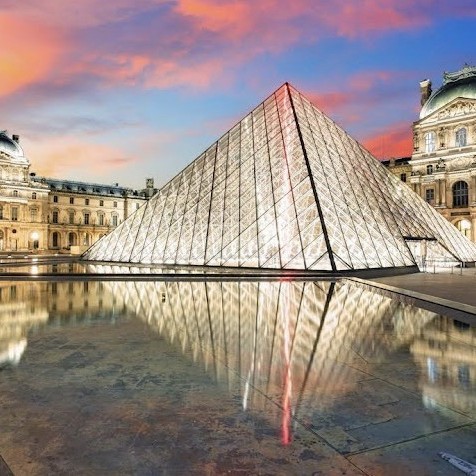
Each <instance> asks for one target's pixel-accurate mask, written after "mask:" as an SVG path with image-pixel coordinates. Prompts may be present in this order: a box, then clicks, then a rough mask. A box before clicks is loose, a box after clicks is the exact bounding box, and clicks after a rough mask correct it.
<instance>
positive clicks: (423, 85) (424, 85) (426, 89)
mask: <svg viewBox="0 0 476 476" xmlns="http://www.w3.org/2000/svg"><path fill="white" fill-rule="evenodd" d="M420 94H421V99H420V104H421V105H422V106H423V105H424V104H425V103H426V101H428V98H429V97H430V94H431V81H430V80H429V79H424V80H423V81H420Z"/></svg>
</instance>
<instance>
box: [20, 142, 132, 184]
mask: <svg viewBox="0 0 476 476" xmlns="http://www.w3.org/2000/svg"><path fill="white" fill-rule="evenodd" d="M30 149H33V150H30ZM30 149H28V150H30V152H29V155H30V156H31V157H30V159H31V160H32V161H33V163H34V165H35V170H34V171H35V172H36V173H37V174H38V175H42V176H46V177H64V178H69V179H72V180H74V179H75V177H77V176H78V175H79V176H81V177H85V175H89V176H90V177H91V179H92V178H93V177H98V176H99V177H101V176H103V177H106V178H107V180H109V178H108V177H111V176H112V173H111V172H112V171H111V168H112V169H118V168H121V167H125V166H127V165H130V164H131V163H132V162H134V161H135V160H136V159H133V158H130V157H127V156H125V155H124V150H123V149H121V148H119V147H114V146H108V145H104V144H96V143H92V142H87V141H86V140H85V139H84V137H82V138H76V137H71V136H61V137H49V138H48V141H41V140H40V141H36V142H35V143H34V147H32V148H30ZM83 180H84V178H83Z"/></svg>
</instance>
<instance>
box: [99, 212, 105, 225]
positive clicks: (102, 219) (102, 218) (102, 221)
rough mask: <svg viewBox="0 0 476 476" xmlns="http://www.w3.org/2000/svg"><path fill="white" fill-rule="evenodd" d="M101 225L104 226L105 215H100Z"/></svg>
mask: <svg viewBox="0 0 476 476" xmlns="http://www.w3.org/2000/svg"><path fill="white" fill-rule="evenodd" d="M99 224H100V225H104V215H103V214H101V215H99Z"/></svg>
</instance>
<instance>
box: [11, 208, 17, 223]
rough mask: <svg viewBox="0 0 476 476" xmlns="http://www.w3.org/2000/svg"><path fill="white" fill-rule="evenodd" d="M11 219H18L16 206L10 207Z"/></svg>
mask: <svg viewBox="0 0 476 476" xmlns="http://www.w3.org/2000/svg"><path fill="white" fill-rule="evenodd" d="M12 221H18V207H12Z"/></svg>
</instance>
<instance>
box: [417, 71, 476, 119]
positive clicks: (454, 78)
mask: <svg viewBox="0 0 476 476" xmlns="http://www.w3.org/2000/svg"><path fill="white" fill-rule="evenodd" d="M459 97H461V98H468V99H476V67H475V66H469V65H465V66H464V67H463V68H462V69H460V70H459V71H455V72H454V73H444V74H443V85H442V86H441V88H439V89H437V90H436V91H434V92H433V93H432V94H431V96H430V97H429V98H428V101H426V103H425V104H424V105H423V107H422V108H421V111H420V119H423V118H425V117H427V116H429V115H430V114H431V113H432V112H434V111H436V110H437V109H440V108H442V107H443V106H445V105H446V104H448V103H450V102H451V101H453V99H456V98H459Z"/></svg>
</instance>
